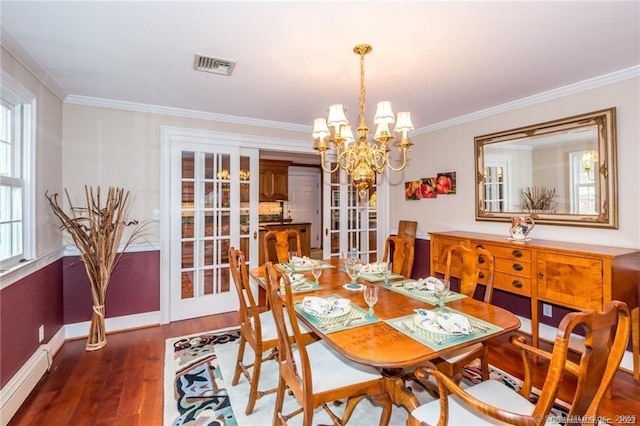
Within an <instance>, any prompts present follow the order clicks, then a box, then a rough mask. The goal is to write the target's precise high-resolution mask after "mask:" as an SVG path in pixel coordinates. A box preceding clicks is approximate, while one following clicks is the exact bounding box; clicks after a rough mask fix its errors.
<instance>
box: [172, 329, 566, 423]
mask: <svg viewBox="0 0 640 426" xmlns="http://www.w3.org/2000/svg"><path fill="white" fill-rule="evenodd" d="M238 340H239V332H238V330H237V329H232V330H220V331H215V332H207V333H201V334H197V335H192V336H184V337H180V338H174V339H168V340H167V344H166V354H165V407H164V424H165V425H167V426H168V425H174V426H182V425H189V426H205V425H206V426H222V425H225V426H237V425H240V426H245V425H250V426H253V425H255V426H260V425H263V424H271V419H272V416H273V401H272V400H273V399H275V394H271V395H267V396H265V397H263V398H262V399H260V400H258V402H257V403H256V407H255V409H254V412H253V414H252V415H250V416H246V415H245V414H244V409H245V406H246V400H247V397H246V395H247V391H248V383H247V381H246V379H245V378H244V377H241V379H240V382H239V383H238V385H237V386H234V387H231V388H229V389H227V387H226V385H225V380H231V377H232V375H233V368H234V363H235V357H236V354H237V347H238V345H237V341H238ZM246 352H247V353H249V355H252V351H251V350H249V349H247V351H246ZM246 361H248V360H246ZM490 373H491V374H490V375H491V379H492V380H499V381H502V382H503V383H504V384H506V385H507V386H509V387H511V388H513V389H515V390H518V389H520V386H521V384H522V382H521V381H520V380H519V379H517V378H515V377H513V376H511V375H509V374H507V373H505V372H504V371H502V370H499V369H497V368H495V367H494V366H491V367H490ZM463 376H464V378H463V384H462V386H463V387H465V386H470V385H472V384H474V383H478V382H479V381H480V380H481V378H482V375H481V373H480V368H479V366H475V365H474V366H471V367H468V368H465V371H464V373H463ZM276 380H277V365H276V363H275V362H267V363H265V364H263V372H262V377H261V380H260V382H261V386H260V387H261V388H264V389H267V388H270V387H272V386H274V385H275V382H276ZM227 383H228V382H227ZM417 388H419V387H415V386H414V393H415V394H416V396H417V397H418V399H419V400H420V402H421V403H425V402H426V401H428V400H430V399H431V397H430V396H429V395H428V394H427V393H426V392H424V391H422V392H421V391H420V390H419V389H417ZM538 394H539V393H538V390H535V389H534V392H533V393H532V394H531V396H530V398H529V399H530V400H531V401H532V402H534V403H535V401H537V398H538ZM287 399H288V400H287ZM287 404H288V405H287ZM293 406H297V402H296V401H295V400H294V399H293V397H288V398H285V409H284V411H285V412H287V411H288V410H289V408H291V407H293ZM343 406H344V404H343ZM339 410H340V409H338V410H337V411H338V412H337V414H338V415H339V414H340V412H339ZM380 412H381V410H380V408H379V407H377V406H374V405H372V404H371V403H369V401H368V400H367V399H365V400H363V401H362V402H361V403H360V404H358V406H357V407H356V411H355V412H354V415H353V417H352V419H351V421H350V422H349V424H350V425H356V426H357V425H367V426H368V425H370V424H377V423H378V420H379V418H380ZM566 413H567V405H566V404H565V403H564V402H562V401H559V400H558V401H556V404H555V406H554V409H553V412H552V413H551V415H552V416H554V417H556V418H558V419H559V418H561V417H563V416H566ZM314 416H315V415H314ZM323 416H326V414H325V413H324V412H323V411H322V409H319V411H318V412H317V417H318V419H316V418H315V417H314V423H318V422H321V423H322V422H323V421H325V419H324V418H323ZM301 417H302V416H296V417H295V418H293V419H291V422H290V423H291V424H296V420H301V419H299V418H301ZM406 419H407V412H406V411H405V410H404V409H402V408H397V407H394V410H393V413H392V418H391V422H390V424H391V425H396V424H397V425H400V424H402V425H404V424H406ZM326 420H327V421H328V418H327V419H326Z"/></svg>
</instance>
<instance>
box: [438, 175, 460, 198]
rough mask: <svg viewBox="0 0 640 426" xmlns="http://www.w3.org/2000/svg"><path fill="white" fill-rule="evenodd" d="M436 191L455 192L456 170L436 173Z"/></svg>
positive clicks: (440, 192)
mask: <svg viewBox="0 0 640 426" xmlns="http://www.w3.org/2000/svg"><path fill="white" fill-rule="evenodd" d="M436 191H437V192H438V194H442V195H448V194H455V193H456V172H448V173H438V176H437V177H436Z"/></svg>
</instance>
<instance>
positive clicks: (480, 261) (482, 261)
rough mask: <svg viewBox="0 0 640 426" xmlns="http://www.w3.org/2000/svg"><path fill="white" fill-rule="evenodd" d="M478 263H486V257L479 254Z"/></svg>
mask: <svg viewBox="0 0 640 426" xmlns="http://www.w3.org/2000/svg"><path fill="white" fill-rule="evenodd" d="M478 263H480V264H482V263H484V257H482V256H478Z"/></svg>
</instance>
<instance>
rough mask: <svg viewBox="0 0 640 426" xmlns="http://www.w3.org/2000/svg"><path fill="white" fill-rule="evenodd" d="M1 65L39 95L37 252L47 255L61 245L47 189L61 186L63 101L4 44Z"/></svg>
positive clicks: (37, 120)
mask: <svg viewBox="0 0 640 426" xmlns="http://www.w3.org/2000/svg"><path fill="white" fill-rule="evenodd" d="M0 63H1V64H2V69H3V70H4V71H5V72H6V73H8V74H9V75H10V76H11V77H12V78H13V79H14V80H16V81H17V82H18V83H20V84H21V85H22V86H23V87H25V88H26V89H27V90H29V92H31V93H32V94H34V95H35V96H36V98H37V101H36V103H37V108H36V123H37V124H36V166H35V167H36V197H35V198H36V256H37V257H42V256H45V255H48V254H50V253H52V252H54V251H56V250H58V249H60V248H61V246H62V234H61V233H60V232H59V231H58V229H57V227H58V224H57V222H55V220H56V219H55V218H53V216H52V214H51V213H50V209H49V202H48V201H47V200H46V198H45V196H44V195H45V192H46V191H50V192H60V191H61V190H62V102H61V101H60V100H59V99H58V98H57V97H56V96H55V95H54V94H53V93H51V91H49V89H47V88H46V87H45V85H43V84H42V83H41V82H40V81H39V80H38V79H36V78H35V77H34V75H33V74H32V73H31V72H29V71H27V69H26V68H25V67H24V66H23V65H22V64H21V63H20V62H19V61H17V60H16V59H15V58H14V57H13V56H12V55H11V54H10V53H9V52H8V51H7V50H6V49H5V48H4V47H2V56H1V57H0Z"/></svg>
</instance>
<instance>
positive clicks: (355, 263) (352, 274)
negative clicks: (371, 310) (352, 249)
mask: <svg viewBox="0 0 640 426" xmlns="http://www.w3.org/2000/svg"><path fill="white" fill-rule="evenodd" d="M361 271H362V263H361V262H360V260H359V259H351V260H349V261H348V262H347V274H348V275H349V278H351V282H350V283H349V284H347V287H348V288H350V289H353V290H357V289H359V288H360V284H358V283H357V282H356V280H357V279H358V277H359V276H360V272H361Z"/></svg>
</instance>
